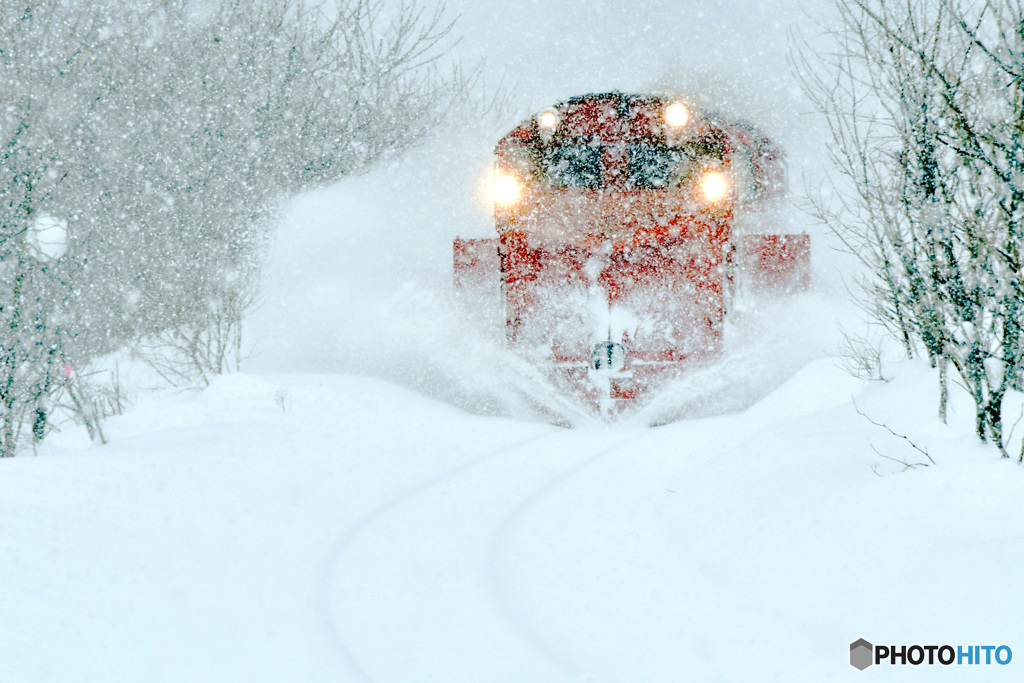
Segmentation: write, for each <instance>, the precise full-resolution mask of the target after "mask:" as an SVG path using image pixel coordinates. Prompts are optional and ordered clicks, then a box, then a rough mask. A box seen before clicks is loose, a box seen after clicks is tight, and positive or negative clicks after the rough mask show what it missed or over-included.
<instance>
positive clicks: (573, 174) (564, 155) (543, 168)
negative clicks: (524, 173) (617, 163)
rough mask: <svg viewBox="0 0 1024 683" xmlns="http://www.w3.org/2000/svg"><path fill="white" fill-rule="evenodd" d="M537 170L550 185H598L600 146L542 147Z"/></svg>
mask: <svg viewBox="0 0 1024 683" xmlns="http://www.w3.org/2000/svg"><path fill="white" fill-rule="evenodd" d="M539 170H540V175H541V177H542V178H544V179H545V180H546V181H547V184H549V185H550V186H552V187H600V186H601V184H602V183H601V148H600V147H594V146H591V145H553V146H549V147H542V148H541V153H540V169H539Z"/></svg>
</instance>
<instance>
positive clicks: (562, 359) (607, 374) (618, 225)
mask: <svg viewBox="0 0 1024 683" xmlns="http://www.w3.org/2000/svg"><path fill="white" fill-rule="evenodd" d="M495 153H496V169H495V171H496V172H495V185H494V189H495V222H496V228H497V233H498V235H497V237H494V238H488V239H458V238H457V239H456V240H455V243H454V264H453V266H454V281H455V286H456V288H457V289H458V290H460V291H470V290H476V291H483V292H486V291H490V292H494V293H495V294H496V291H495V290H500V292H501V296H500V303H501V306H502V308H503V310H504V316H503V317H504V327H505V338H506V339H507V341H508V344H509V346H510V347H511V348H512V349H514V350H516V351H518V352H519V353H520V354H521V355H523V356H525V357H527V358H530V359H534V360H535V362H536V363H537V364H538V365H539V366H542V367H543V368H544V369H545V370H546V371H547V375H548V376H549V377H550V378H551V380H552V381H553V382H554V383H555V384H556V385H557V386H559V387H560V388H561V389H562V390H563V391H564V392H566V393H568V394H570V395H572V396H575V397H576V398H578V399H580V400H582V401H583V402H584V403H587V404H590V405H591V406H593V407H595V408H596V409H597V410H599V412H602V413H604V414H606V415H608V414H615V413H618V412H620V411H621V410H622V409H623V408H624V407H625V406H627V405H629V404H632V403H634V402H635V401H636V400H637V399H641V398H643V397H644V396H646V395H648V394H649V393H650V392H651V391H652V390H653V389H655V388H656V387H657V386H658V385H660V384H662V383H664V382H665V381H667V380H669V379H671V378H673V377H675V376H678V374H679V373H681V372H683V371H685V369H686V368H688V367H691V366H692V365H693V364H694V363H697V362H701V361H705V360H707V359H710V358H714V357H717V356H719V355H720V354H721V352H722V350H723V339H722V333H723V323H724V320H725V316H726V312H727V309H728V306H729V303H730V300H731V297H732V294H733V292H734V290H735V288H736V285H737V281H738V282H739V283H740V284H741V286H742V287H744V288H745V289H744V291H755V292H765V293H769V294H777V293H785V292H792V291H798V290H801V289H806V288H807V287H808V286H809V283H810V240H809V238H808V236H807V235H782V234H764V233H765V225H764V223H765V221H766V220H767V219H759V215H760V214H759V210H761V209H763V208H764V207H765V206H767V205H769V204H770V203H771V202H772V200H777V199H778V198H779V197H781V196H782V194H783V191H784V189H783V186H784V182H783V180H784V171H783V167H782V155H781V151H780V150H779V149H778V148H777V147H775V145H774V144H773V143H772V142H771V141H770V140H768V139H767V138H765V137H764V136H763V135H761V134H760V133H758V132H756V131H754V130H753V129H750V128H745V127H742V126H739V125H737V124H726V123H723V122H721V121H719V120H712V119H711V118H708V117H701V116H697V115H695V114H693V113H692V112H691V111H690V110H689V108H688V107H687V106H686V105H685V104H683V103H681V102H678V101H675V100H671V99H667V98H661V97H655V96H640V95H624V94H621V93H609V94H604V95H587V96H584V97H579V98H574V99H571V100H568V101H566V102H563V103H561V104H559V105H557V106H556V107H553V108H551V109H549V110H545V111H543V112H541V113H540V114H539V115H538V116H537V117H535V118H534V119H532V120H530V121H527V122H525V123H523V124H522V125H520V126H519V127H517V128H516V129H515V130H513V131H512V132H511V133H509V134H508V135H506V136H505V138H504V139H502V141H501V142H500V143H499V144H498V147H497V149H496V152H495ZM764 215H768V214H767V213H764ZM737 218H742V219H743V225H744V227H745V228H746V229H748V231H749V228H750V227H753V228H755V229H756V233H757V234H743V235H738V234H737V233H738V232H739V231H738V230H737V228H736V224H737V222H738V221H737Z"/></svg>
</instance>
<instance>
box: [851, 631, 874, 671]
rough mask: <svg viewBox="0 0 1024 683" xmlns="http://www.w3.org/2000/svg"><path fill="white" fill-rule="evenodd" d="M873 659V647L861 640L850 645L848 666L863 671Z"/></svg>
mask: <svg viewBox="0 0 1024 683" xmlns="http://www.w3.org/2000/svg"><path fill="white" fill-rule="evenodd" d="M874 659H875V646H874V645H872V644H871V643H869V642H868V641H866V640H864V639H863V638H861V639H860V640H855V641H853V642H852V643H850V666H852V667H854V668H856V669H858V670H860V671H863V670H864V669H866V668H868V667H869V666H871V665H872V664H874V663H875V662H874Z"/></svg>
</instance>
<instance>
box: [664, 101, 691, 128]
mask: <svg viewBox="0 0 1024 683" xmlns="http://www.w3.org/2000/svg"><path fill="white" fill-rule="evenodd" d="M689 120H690V110H689V109H687V108H686V105H685V104H683V103H682V102H673V103H672V104H670V105H668V106H667V107H665V123H667V124H668V125H670V126H672V127H673V128H682V127H683V126H685V125H686V122H687V121H689Z"/></svg>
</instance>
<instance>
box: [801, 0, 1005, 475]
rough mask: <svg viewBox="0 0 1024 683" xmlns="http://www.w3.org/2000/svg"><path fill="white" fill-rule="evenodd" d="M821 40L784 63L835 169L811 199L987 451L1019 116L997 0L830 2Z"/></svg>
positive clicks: (880, 311)
mask: <svg viewBox="0 0 1024 683" xmlns="http://www.w3.org/2000/svg"><path fill="white" fill-rule="evenodd" d="M836 8H837V10H838V16H839V18H840V21H839V25H838V27H837V28H836V29H835V32H834V33H833V34H832V35H833V37H834V39H835V40H836V41H837V49H835V50H834V51H832V52H828V53H817V54H816V53H814V52H813V51H812V50H810V49H809V47H808V46H807V44H806V43H805V47H804V49H803V50H802V51H801V52H800V53H799V54H798V57H797V66H798V67H799V70H800V71H801V73H802V76H803V79H804V85H805V89H806V91H807V92H808V93H809V94H810V96H811V97H812V98H813V99H814V101H815V103H816V104H817V106H818V108H819V109H820V110H821V111H822V112H823V113H824V114H825V116H826V118H827V119H828V121H829V124H830V126H831V131H832V137H833V144H832V146H831V150H830V151H831V156H832V160H833V162H834V163H835V165H836V168H837V169H838V171H839V175H840V177H841V178H842V179H843V182H842V183H841V184H837V185H836V186H835V187H833V188H832V189H833V193H832V196H831V198H827V199H823V198H822V197H821V196H819V197H818V198H817V199H816V200H814V201H812V210H813V211H814V213H815V214H816V215H817V216H818V217H819V218H820V219H821V220H822V221H823V222H825V223H826V224H827V225H828V226H829V227H830V228H831V229H832V230H833V232H834V233H835V234H836V235H838V236H839V238H840V239H841V240H842V242H843V244H844V245H845V246H846V247H847V248H848V249H849V250H850V251H851V253H854V254H856V255H857V256H858V257H859V258H860V259H861V260H862V261H863V262H864V263H865V264H866V265H867V266H868V268H869V271H870V272H871V273H872V275H871V276H870V277H869V278H867V279H865V280H864V281H862V282H861V291H862V297H861V303H862V305H863V306H864V307H865V309H866V310H868V311H869V312H870V313H872V315H873V316H874V317H875V318H876V319H877V320H879V321H880V322H882V323H883V324H884V325H885V326H886V327H887V329H889V330H890V331H891V332H892V333H893V334H894V335H895V336H896V337H897V338H899V339H900V340H901V341H902V343H903V344H904V346H905V348H906V350H907V352H908V354H911V355H913V354H916V353H922V352H923V353H924V355H926V356H927V357H928V358H929V359H930V360H931V362H932V363H933V364H934V365H935V366H937V367H938V368H939V377H940V397H941V398H940V407H939V412H940V415H941V416H942V417H943V419H945V411H946V396H947V391H948V389H947V386H948V379H947V376H948V373H947V368H948V367H949V366H952V368H953V369H954V371H955V372H956V374H957V376H958V377H959V378H960V380H961V381H962V382H963V384H964V386H966V387H967V389H968V390H969V392H970V393H971V395H972V397H973V398H974V402H975V406H976V429H977V433H978V436H979V437H980V438H981V439H982V440H986V439H991V441H992V442H993V443H994V444H995V445H996V446H997V447H998V448H999V449H1000V451H1001V452H1003V454H1004V455H1005V454H1006V450H1005V435H1004V433H1003V425H1002V403H1003V398H1004V396H1005V394H1006V391H1007V390H1008V389H1009V388H1019V387H1020V384H1021V370H1022V369H1021V363H1022V355H1021V354H1022V348H1021V335H1020V324H1021V321H1020V313H1021V311H1022V293H1024V291H1022V279H1021V276H1022V273H1021V268H1020V261H1019V254H1020V247H1021V239H1022V235H1021V230H1020V228H1021V225H1020V221H1021V218H1022V216H1024V211H1022V205H1021V198H1022V195H1021V191H1022V190H1024V184H1022V183H1021V182H1020V178H1024V175H1022V174H1021V171H1022V170H1024V150H1022V148H1021V143H1020V140H1021V137H1020V132H1021V131H1020V126H1021V122H1022V117H1024V106H1022V100H1021V93H1020V87H1019V86H1020V73H1021V69H1020V66H1021V54H1022V52H1021V45H1022V42H1021V40H1022V36H1021V33H1020V26H1021V25H1022V24H1021V23H1020V19H1021V17H1020V8H1019V6H1017V5H1016V4H1015V3H1014V2H1012V0H988V1H987V2H984V3H980V4H975V3H966V2H960V0H931V1H929V0H909V1H908V2H892V1H887V0H838V2H837V3H836Z"/></svg>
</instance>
